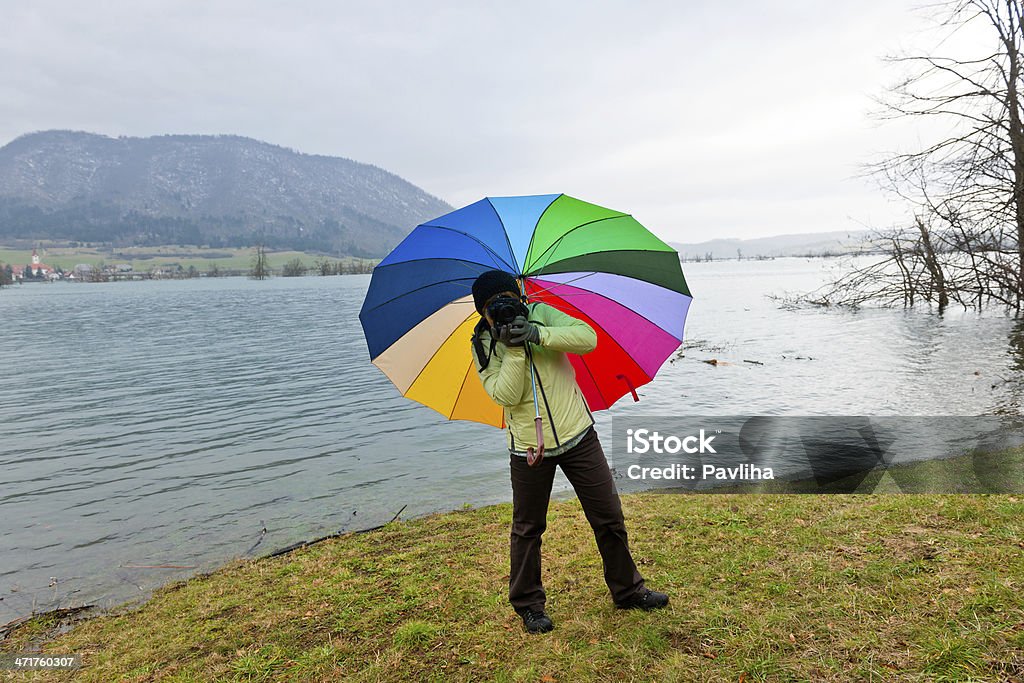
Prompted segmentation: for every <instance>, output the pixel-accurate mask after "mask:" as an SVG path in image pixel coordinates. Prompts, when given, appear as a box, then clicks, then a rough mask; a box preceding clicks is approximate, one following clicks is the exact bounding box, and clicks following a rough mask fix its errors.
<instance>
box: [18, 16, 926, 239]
mask: <svg viewBox="0 0 1024 683" xmlns="http://www.w3.org/2000/svg"><path fill="white" fill-rule="evenodd" d="M909 8H910V5H909V4H907V3H904V2H893V1H892V0H867V1H865V2H861V3H821V2H810V1H806V2H794V3H785V4H784V5H783V6H779V5H778V3H764V2H753V1H751V2H737V3H717V2H695V3H676V2H644V3H612V2H587V3H584V2H572V3H548V4H543V3H538V2H527V3H515V4H512V3H497V2H483V3H468V2H444V1H440V2H434V3H417V2H382V3H365V4H363V5H360V4H356V3H336V2H305V3H301V4H298V3H295V4H284V3H270V2H252V1H248V2H242V1H240V0H225V1H222V2H217V3H208V2H198V1H195V0H168V1H142V2H133V3H102V2H95V3H80V2H72V1H68V2H52V1H47V0H37V1H36V2H33V3H20V4H18V5H16V6H15V7H14V8H13V9H12V8H7V9H6V11H5V22H4V25H3V26H2V27H0V60H3V63H4V64H7V65H11V68H5V69H4V71H3V73H0V99H2V101H3V102H4V116H3V117H0V140H9V139H12V138H14V137H16V136H17V135H20V134H23V133H26V132H29V131H33V130H42V129H48V128H72V129H78V130H90V131H94V132H100V133H105V134H109V135H153V134H163V133H235V134H240V135H247V136H251V137H255V138H259V139H262V140H266V141H268V142H272V143H276V144H282V145H285V146H288V147H292V148H296V149H299V150H301V151H304V152H310V153H320V154H331V155H339V156H346V157H349V158H354V159H357V160H359V161H365V162H369V163H373V164H377V165H379V166H382V167H384V168H387V169H389V170H392V171H394V172H396V173H398V174H400V175H402V176H404V177H406V178H407V179H409V180H410V181H412V182H414V183H416V184H418V185H420V186H421V187H423V188H425V189H426V190H427V191H429V192H432V193H434V194H436V195H438V196H440V197H442V198H444V199H446V200H447V201H449V202H451V203H453V204H455V205H460V204H464V203H468V202H471V201H474V200H476V199H478V198H480V197H482V196H485V195H501V194H530V193H547V192H560V191H564V192H568V193H570V194H575V195H577V196H579V197H581V198H583V199H587V200H590V201H594V202H597V203H601V204H605V205H609V206H614V207H615V208H619V209H622V210H627V211H630V212H631V213H633V214H634V215H636V216H638V217H642V218H643V220H644V221H645V223H646V224H648V225H649V227H651V229H652V230H654V231H655V232H657V233H658V234H659V235H662V236H663V237H665V238H666V239H671V240H691V239H696V238H702V237H706V236H708V235H714V236H740V237H752V236H758V235H768V234H776V233H779V232H807V231H815V230H826V229H842V228H847V227H849V228H855V227H859V226H858V225H857V222H858V221H875V222H881V223H883V224H884V223H887V222H888V221H890V220H894V219H895V217H896V216H897V215H899V212H900V210H899V208H898V207H895V206H893V205H892V204H891V203H890V202H889V201H888V200H887V199H886V198H884V197H882V196H880V195H879V193H878V191H877V189H876V188H875V187H874V186H873V185H872V184H870V183H866V182H864V181H862V180H859V179H857V178H856V177H855V176H856V174H857V172H858V164H860V163H863V162H865V161H868V160H870V159H871V158H872V154H873V153H874V152H875V151H877V150H878V149H884V148H885V147H886V145H887V143H892V142H896V141H900V140H903V139H905V137H906V136H907V135H908V134H909V133H908V131H907V129H905V128H903V129H900V128H899V127H896V128H895V129H887V130H879V129H878V128H877V127H875V126H873V125H872V124H871V122H870V120H869V119H868V118H867V115H866V114H867V111H868V109H869V108H870V106H871V100H870V96H872V95H875V94H878V93H879V92H881V90H882V88H883V87H884V85H885V84H886V83H887V82H889V81H891V80H892V74H887V72H885V71H884V70H883V68H882V65H881V63H880V61H879V57H881V56H882V55H884V54H886V53H891V52H893V51H894V50H896V49H897V48H898V47H899V46H900V44H902V43H904V42H906V41H907V40H908V39H909V38H913V31H914V30H916V27H918V26H920V25H921V17H920V16H919V15H915V14H913V13H912V12H910V9H909Z"/></svg>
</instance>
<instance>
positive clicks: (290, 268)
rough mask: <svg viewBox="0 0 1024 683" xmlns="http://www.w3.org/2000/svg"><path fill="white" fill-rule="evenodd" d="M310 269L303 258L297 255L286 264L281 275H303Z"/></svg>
mask: <svg viewBox="0 0 1024 683" xmlns="http://www.w3.org/2000/svg"><path fill="white" fill-rule="evenodd" d="M308 270H309V268H308V267H307V266H306V264H305V263H303V262H302V259H300V258H299V257H298V256H296V257H295V258H293V259H292V260H291V261H289V262H288V263H286V264H284V268H282V269H281V275H282V276H284V277H302V276H303V275H305V274H306V272H307V271H308Z"/></svg>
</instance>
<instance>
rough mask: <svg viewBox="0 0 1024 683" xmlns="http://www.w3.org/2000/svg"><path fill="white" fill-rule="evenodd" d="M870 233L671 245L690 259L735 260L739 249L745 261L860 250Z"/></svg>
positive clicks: (782, 236) (720, 239)
mask: <svg viewBox="0 0 1024 683" xmlns="http://www.w3.org/2000/svg"><path fill="white" fill-rule="evenodd" d="M869 235H870V231H868V230H836V231H832V232H815V233H808V234H803V235H775V236H773V237H757V238H754V239H734V238H719V239H713V240H708V241H706V242H696V243H689V244H680V243H675V242H673V243H671V245H672V248H673V249H675V250H676V251H678V252H679V254H680V256H682V257H684V258H685V259H687V260H693V259H697V258H701V259H703V258H705V257H706V256H707V255H708V254H711V255H712V257H713V258H715V259H734V258H736V256H737V250H738V251H739V253H740V254H742V257H743V258H755V257H758V256H760V257H771V256H827V255H830V254H845V253H850V252H853V251H859V250H860V249H861V248H862V242H863V241H864V240H865V239H867V238H868V236H869Z"/></svg>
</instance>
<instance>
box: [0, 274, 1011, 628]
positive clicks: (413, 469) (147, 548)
mask: <svg viewBox="0 0 1024 683" xmlns="http://www.w3.org/2000/svg"><path fill="white" fill-rule="evenodd" d="M835 265H836V262H835V261H833V260H826V259H776V260H769V261H742V262H737V261H723V262H714V263H687V264H684V272H685V273H686V276H687V280H688V282H689V284H690V287H691V289H692V291H693V295H694V303H693V305H692V307H691V309H690V314H689V318H688V321H687V326H686V339H687V343H686V345H685V346H684V347H683V349H682V352H683V354H684V355H683V356H682V357H681V358H678V359H674V360H673V361H672V362H671V363H666V365H665V366H664V368H663V369H662V371H661V372H660V373H659V375H658V378H657V379H656V380H655V381H654V382H652V383H651V384H648V385H647V386H644V387H641V388H640V389H639V395H640V398H641V400H640V402H639V403H635V404H634V403H633V402H632V400H631V399H630V398H629V396H628V395H627V397H626V398H624V399H622V400H620V402H619V404H617V405H616V406H615V407H613V409H612V410H611V411H606V412H602V413H598V415H597V418H598V430H599V432H600V431H602V430H603V429H606V428H607V426H608V424H609V420H610V415H622V416H627V415H629V414H630V412H631V411H633V412H635V413H637V414H639V413H644V414H659V413H663V414H679V413H680V412H685V413H687V414H694V415H758V414H761V415H785V414H792V415H982V414H1018V413H1019V412H1020V409H1021V404H1022V400H1024V392H1022V386H1024V385H1022V383H1021V379H1022V374H1024V323H1022V322H1021V321H1016V320H1013V319H1011V318H1008V317H1006V316H1003V315H1001V314H995V313H990V314H986V315H979V314H977V313H964V312H961V311H955V310H954V311H950V312H947V313H946V314H945V315H943V316H941V317H940V316H937V315H935V314H932V313H928V312H926V311H903V310H860V311H840V310H822V309H813V308H793V309H789V308H783V307H780V305H779V304H778V302H777V301H775V300H772V299H770V298H768V297H767V296H766V295H768V294H772V293H775V294H784V293H786V292H796V291H806V290H809V289H812V288H813V287H815V286H817V285H818V284H820V283H821V282H822V281H823V279H824V278H825V277H826V275H827V272H828V269H830V268H834V267H835ZM368 283H369V276H356V275H353V276H339V277H325V278H320V277H305V278H276V279H271V280H266V281H253V280H247V279H243V278H225V279H197V280H173V281H172V280H165V281H142V282H122V283H107V284H74V283H56V284H49V285H47V284H33V285H23V286H18V287H11V288H5V289H3V290H0V323H2V324H0V367H2V368H3V372H2V373H0V395H2V396H3V399H4V400H3V407H2V409H0V411H2V412H0V415H2V417H0V467H2V471H3V475H4V477H3V478H4V487H3V490H2V491H0V624H2V623H4V622H6V621H9V620H11V619H14V618H16V617H19V616H22V615H24V614H28V613H30V612H31V611H32V610H33V609H35V610H42V609H48V608H52V607H57V606H68V605H74V604H80V603H83V602H87V603H93V604H96V605H99V606H101V607H108V606H111V605H114V604H118V603H120V602H123V601H125V600H127V599H131V598H133V597H138V596H142V595H145V594H146V593H147V592H148V591H149V590H151V589H152V588H154V587H156V586H159V585H161V584H163V583H166V582H167V581H169V580H172V579H176V578H182V577H185V576H189V575H191V574H194V573H196V572H198V571H205V570H210V569H212V568H215V567H217V566H219V565H221V564H223V563H224V562H225V561H227V560H229V559H231V558H234V557H240V556H252V555H260V554H265V553H267V552H270V551H272V550H275V549H277V548H281V547H284V546H286V545H289V544H291V543H294V542H297V541H300V540H304V539H310V538H314V537H318V536H322V535H324V534H328V533H332V532H336V531H341V530H353V529H359V528H367V527H370V526H373V525H376V524H381V523H384V522H387V521H388V520H390V519H391V518H392V517H393V516H394V515H395V514H396V513H397V512H398V511H399V510H400V509H402V508H403V507H404V512H403V513H402V515H403V517H410V516H414V515H421V514H425V513H429V512H433V511H439V510H448V509H454V508H459V507H462V506H463V505H467V504H468V505H474V506H477V505H486V504H491V503H497V502H502V501H508V500H510V498H511V490H510V486H509V481H508V464H507V457H508V456H507V452H506V451H504V450H503V445H504V436H503V434H502V433H501V432H499V431H498V430H496V429H493V428H491V427H486V426H482V425H477V424H471V423H462V422H447V421H445V420H444V419H443V418H442V417H441V416H439V415H438V414H436V413H435V412H433V411H432V410H430V409H427V408H424V407H422V406H419V405H418V404H415V403H413V402H411V401H408V400H406V399H403V398H402V397H400V396H399V395H398V394H397V391H396V390H395V388H394V386H393V385H392V384H391V383H390V381H388V379H387V378H386V377H385V376H384V375H383V374H382V373H381V372H380V371H378V370H377V369H376V368H375V367H373V366H372V365H371V364H370V362H369V357H368V354H367V350H366V345H365V342H364V340H363V337H362V331H361V328H360V325H359V320H358V317H357V316H358V312H359V308H360V305H361V303H362V299H363V296H364V294H365V292H366V288H367V285H368ZM710 359H716V360H718V361H721V362H720V364H719V365H717V366H713V365H710V364H707V363H704V362H701V361H704V360H710ZM748 360H751V361H757V362H758V363H761V364H757V363H747V362H744V361H748ZM609 444H610V440H609V443H606V447H608V445H609ZM609 455H612V454H611V453H609ZM556 489H557V490H558V491H559V492H560V494H561V495H567V494H568V490H569V489H568V484H567V483H566V482H565V480H564V479H563V478H562V477H561V475H560V474H559V476H558V479H557V480H556ZM264 529H265V531H264ZM157 565H173V566H174V567H171V568H167V567H157ZM175 567H184V568H175Z"/></svg>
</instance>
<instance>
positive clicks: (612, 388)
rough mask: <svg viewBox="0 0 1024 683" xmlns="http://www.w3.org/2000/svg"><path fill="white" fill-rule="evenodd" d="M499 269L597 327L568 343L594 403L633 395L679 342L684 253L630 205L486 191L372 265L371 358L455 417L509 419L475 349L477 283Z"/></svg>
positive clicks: (686, 299) (368, 306) (367, 326)
mask: <svg viewBox="0 0 1024 683" xmlns="http://www.w3.org/2000/svg"><path fill="white" fill-rule="evenodd" d="M492 269H499V270H504V271H507V272H509V273H512V274H513V275H515V276H516V277H517V278H520V280H521V281H522V282H523V284H524V287H525V293H526V295H527V296H528V297H529V299H530V301H541V302H544V303H547V304H550V305H551V306H554V307H555V308H558V309H560V310H562V311H563V312H565V313H568V314H569V315H571V316H573V317H576V318H580V319H581V320H584V321H586V322H587V323H588V324H589V325H590V326H591V327H593V328H594V330H595V331H596V332H597V348H596V349H595V350H594V351H592V352H591V353H589V354H586V355H585V356H579V355H575V354H569V359H570V362H571V363H572V365H573V367H574V369H575V371H576V380H577V382H578V383H579V385H580V388H581V389H582V390H583V395H584V396H585V397H586V400H587V403H588V404H589V406H590V409H591V410H592V411H593V410H602V409H605V408H608V407H609V406H611V405H612V404H613V403H615V401H616V400H618V399H619V398H621V397H622V396H624V395H625V394H627V393H632V395H633V398H634V400H636V398H637V397H636V392H635V389H636V387H639V386H642V385H643V384H646V383H647V382H650V381H651V380H652V379H653V378H654V375H655V373H656V372H657V371H658V368H660V367H661V365H662V364H663V363H664V362H665V360H666V359H667V358H668V357H669V356H670V355H671V354H672V352H673V351H675V350H676V349H677V348H678V347H679V344H680V343H681V342H682V339H683V324H684V323H685V321H686V313H687V311H688V310H689V306H690V301H691V296H690V290H689V289H688V288H687V286H686V279H685V278H684V277H683V272H682V269H681V267H680V264H679V255H678V254H677V253H676V252H675V250H673V249H672V248H671V247H669V246H668V245H667V244H665V243H664V242H662V241H661V240H660V239H658V238H657V237H655V236H654V235H652V234H651V233H650V231H648V230H647V229H646V228H645V227H644V226H642V225H641V224H640V223H638V222H637V221H636V220H635V219H634V218H633V217H632V216H629V215H628V214H625V213H622V212H620V211H613V210H612V209H606V208H603V207H600V206H597V205H595V204H589V203H587V202H583V201H580V200H579V199H574V198H573V197H570V196H568V195H564V194H559V195H532V196H524V197H488V198H485V199H482V200H480V201H478V202H476V203H474V204H470V205H469V206H466V207H464V208H461V209H458V210H457V211H453V212H452V213H449V214H446V215H444V216H441V217H439V218H436V219H434V220H432V221H428V222H426V223H423V224H422V225H419V226H417V227H416V228H415V229H414V230H413V231H412V232H411V233H409V235H408V236H407V237H406V238H405V239H404V240H403V241H402V242H401V244H399V245H398V246H397V247H395V249H394V250H393V251H392V252H391V253H390V254H389V255H388V256H387V258H385V259H384V260H383V261H381V262H380V264H379V265H378V266H377V267H376V268H374V270H373V275H372V278H371V280H370V287H369V289H368V291H367V293H366V299H365V300H364V302H363V307H362V310H361V311H360V313H359V320H360V322H361V323H362V325H363V332H364V334H365V336H366V343H367V346H368V347H369V351H370V359H371V360H372V361H373V363H374V365H376V366H377V367H378V368H380V369H381V370H382V371H383V372H384V374H385V375H387V377H388V378H389V379H390V380H391V381H392V382H393V383H394V384H395V386H396V387H397V388H398V390H399V391H400V392H401V393H402V395H403V396H405V397H407V398H410V399H412V400H414V401H418V402H419V403H422V404H423V405H426V406H429V407H430V408H433V409H434V410H436V411H438V412H440V413H441V414H442V415H444V416H446V417H447V418H449V419H453V420H473V421H475V422H483V423H485V424H491V425H495V426H498V427H503V426H504V418H503V410H502V408H501V407H500V406H498V405H497V404H495V403H494V402H493V401H492V400H491V398H490V397H489V396H488V395H487V394H486V393H485V392H484V388H483V385H482V384H481V382H480V378H479V377H478V375H477V371H476V367H475V365H474V363H473V356H472V353H471V351H470V336H471V335H472V334H473V327H474V326H475V325H476V323H477V321H478V320H479V319H480V316H479V314H478V313H477V312H476V309H475V308H474V306H473V297H472V294H471V288H472V285H473V281H474V280H475V279H476V278H477V276H478V275H480V273H482V272H484V271H487V270H492Z"/></svg>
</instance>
